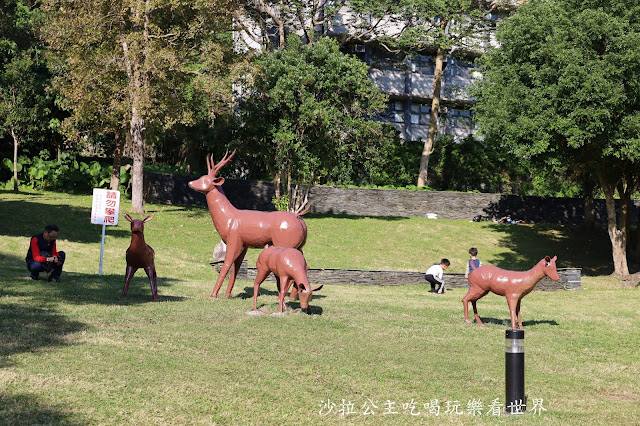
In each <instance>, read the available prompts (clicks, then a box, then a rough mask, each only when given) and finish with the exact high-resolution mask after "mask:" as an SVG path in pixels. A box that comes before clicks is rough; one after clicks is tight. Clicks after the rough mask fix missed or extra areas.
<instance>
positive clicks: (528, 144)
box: [475, 0, 640, 170]
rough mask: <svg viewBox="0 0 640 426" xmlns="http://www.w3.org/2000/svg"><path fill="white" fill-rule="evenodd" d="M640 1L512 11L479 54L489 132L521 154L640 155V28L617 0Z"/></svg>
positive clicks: (602, 160) (536, 4) (608, 163)
mask: <svg viewBox="0 0 640 426" xmlns="http://www.w3.org/2000/svg"><path fill="white" fill-rule="evenodd" d="M632 3H633V2H625V1H623V0H621V1H612V2H610V4H609V5H608V6H607V7H600V6H599V4H600V3H599V2H589V1H587V2H583V3H577V2H573V1H570V0H563V1H553V2H548V1H540V0H534V1H531V2H528V3H527V4H526V5H524V6H522V7H521V8H520V9H519V10H518V11H517V13H515V14H514V15H513V16H512V17H511V18H509V19H507V20H505V22H504V23H503V25H501V26H500V28H499V30H498V32H497V38H498V40H499V41H500V48H499V49H495V50H493V51H492V52H489V53H488V54H486V55H485V56H483V57H482V58H481V59H480V64H481V66H482V72H483V75H484V80H483V81H482V82H481V83H480V84H479V86H478V90H477V91H476V92H475V94H476V95H477V97H478V103H477V104H476V107H475V112H476V118H477V120H478V122H479V124H480V127H481V130H482V131H483V133H484V134H486V135H487V136H488V137H493V138H495V139H496V140H501V141H502V144H503V146H505V147H506V148H507V149H509V150H511V151H512V152H514V153H516V154H517V155H521V156H527V157H547V156H550V155H552V156H557V157H559V158H563V159H564V162H565V164H569V163H573V164H576V163H587V162H590V163H591V162H592V163H593V164H592V165H593V166H595V167H596V169H598V168H600V169H601V170H602V168H611V167H612V166H613V165H614V164H616V163H617V164H620V163H621V162H625V161H632V162H639V161H640V139H638V136H637V135H638V132H637V130H638V128H637V126H636V123H637V122H638V119H637V117H639V116H640V84H637V83H635V80H636V79H635V78H632V77H631V76H633V75H638V73H640V54H639V53H638V52H639V51H640V28H639V27H638V25H637V24H636V23H634V22H633V21H632V20H630V17H629V16H630V15H628V14H619V13H617V12H616V9H614V8H613V7H612V5H613V4H616V5H618V6H623V5H627V6H631V5H632ZM633 19H635V18H633ZM618 159H620V160H622V161H618Z"/></svg>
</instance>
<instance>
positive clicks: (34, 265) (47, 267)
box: [27, 251, 66, 279]
mask: <svg viewBox="0 0 640 426" xmlns="http://www.w3.org/2000/svg"><path fill="white" fill-rule="evenodd" d="M44 254H48V253H44ZM58 255H59V256H58V258H59V259H60V264H59V265H56V264H55V263H53V262H36V261H35V260H33V259H27V269H28V270H29V272H31V278H34V279H38V276H39V275H40V272H47V273H49V272H51V275H50V276H49V279H53V278H55V279H58V278H60V274H62V266H63V265H64V259H65V257H66V255H65V253H64V252H63V251H59V252H58ZM46 257H51V256H50V255H49V256H46Z"/></svg>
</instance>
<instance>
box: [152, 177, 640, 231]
mask: <svg viewBox="0 0 640 426" xmlns="http://www.w3.org/2000/svg"><path fill="white" fill-rule="evenodd" d="M195 178H196V177H193V176H192V177H188V176H176V175H171V174H166V173H154V172H145V176H144V198H145V200H147V201H150V202H154V203H166V204H197V205H206V199H205V196H204V195H203V194H201V193H199V192H196V191H194V190H192V189H190V188H189V187H188V186H187V184H188V182H189V181H191V180H193V179H195ZM222 188H223V190H224V192H225V194H226V195H227V198H229V201H230V202H231V203H232V204H233V205H234V206H235V207H237V208H239V209H250V210H263V211H272V210H274V206H273V204H272V203H271V198H272V197H273V196H274V194H275V190H274V188H273V184H272V183H271V182H257V181H244V180H235V179H227V180H225V183H224V185H222ZM309 203H310V204H311V213H317V214H344V215H351V216H397V217H407V216H423V217H424V216H426V215H427V214H429V213H432V214H435V215H436V216H437V218H438V219H458V220H471V219H472V218H473V217H475V216H482V217H483V218H484V219H490V218H492V217H496V218H501V217H503V216H506V215H511V217H512V218H513V219H519V220H524V221H530V222H535V223H560V224H581V223H582V222H583V220H584V205H583V201H582V200H581V199H577V198H546V197H529V196H519V195H507V194H484V193H464V192H441V191H402V190H391V189H358V188H335V187H327V186H316V187H314V188H312V190H311V192H310V194H309ZM594 207H595V218H596V220H597V221H599V222H601V223H605V221H606V218H607V213H606V206H605V201H604V200H595V206H594ZM639 211H640V200H636V201H634V205H633V217H632V222H633V223H638V213H639Z"/></svg>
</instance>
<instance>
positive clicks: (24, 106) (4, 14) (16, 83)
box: [0, 1, 53, 191]
mask: <svg viewBox="0 0 640 426" xmlns="http://www.w3.org/2000/svg"><path fill="white" fill-rule="evenodd" d="M36 3H37V2H30V1H7V2H4V4H3V7H2V9H0V135H2V134H7V135H9V136H10V137H11V139H12V141H13V189H14V190H15V191H17V190H18V184H19V182H18V167H19V165H18V152H19V147H20V145H22V144H23V143H24V142H28V141H34V140H36V139H39V138H41V137H43V136H44V134H45V132H46V130H47V128H48V127H49V120H50V117H49V113H50V112H51V107H52V106H53V99H52V98H51V97H50V96H48V94H47V93H46V92H45V90H44V88H45V87H46V85H47V82H48V78H49V73H48V71H47V69H46V66H45V63H44V59H43V55H42V50H43V49H42V43H40V41H39V39H38V38H37V36H36V35H35V33H34V31H35V30H37V27H38V25H39V22H40V17H41V14H40V10H39V9H38V7H37V4H36Z"/></svg>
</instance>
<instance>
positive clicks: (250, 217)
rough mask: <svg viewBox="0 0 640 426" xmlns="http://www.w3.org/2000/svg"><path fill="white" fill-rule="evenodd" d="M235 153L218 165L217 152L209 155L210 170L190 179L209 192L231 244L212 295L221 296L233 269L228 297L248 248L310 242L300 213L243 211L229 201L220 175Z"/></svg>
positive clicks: (215, 214)
mask: <svg viewBox="0 0 640 426" xmlns="http://www.w3.org/2000/svg"><path fill="white" fill-rule="evenodd" d="M235 153H236V152H235V151H233V152H232V153H231V155H228V154H229V152H228V151H227V152H226V153H225V155H224V157H223V158H222V160H220V162H219V163H218V164H215V162H214V160H213V155H211V158H209V157H207V169H208V173H207V174H206V175H203V176H201V177H200V178H199V179H197V180H194V181H191V182H189V188H191V189H194V190H196V191H199V192H202V193H204V194H205V195H206V197H207V205H208V206H209V213H211V219H212V220H213V225H214V226H215V228H216V230H217V231H218V234H220V238H222V241H224V242H225V243H226V245H227V252H226V255H225V258H224V263H223V265H222V268H221V270H220V274H219V275H218V279H217V281H216V284H215V286H214V287H213V292H212V293H211V297H218V291H220V287H221V286H222V283H223V281H224V279H225V278H226V276H227V273H228V272H229V270H230V269H231V275H230V276H229V284H228V285H227V291H226V292H225V297H229V296H230V295H231V290H233V285H234V284H235V281H236V276H237V275H238V270H239V269H240V265H241V264H242V260H243V259H244V256H245V254H246V253H247V249H248V248H250V247H251V248H263V247H266V246H271V245H274V246H280V247H290V248H295V249H298V250H301V249H302V246H304V244H305V242H306V241H307V225H306V224H305V223H304V221H303V220H302V218H300V216H299V215H298V214H294V213H289V212H280V211H277V212H262V211H256V210H239V209H236V208H235V207H234V206H233V205H232V204H231V203H230V202H229V200H228V199H227V197H226V196H225V195H224V193H223V192H222V188H220V187H221V186H222V184H223V183H224V178H221V177H217V176H216V174H217V173H218V172H219V171H220V169H221V168H222V167H223V166H224V165H225V164H227V163H228V162H229V161H231V158H233V156H234V154H235ZM300 214H304V212H302V213H300Z"/></svg>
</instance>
